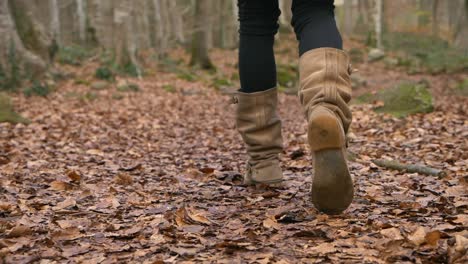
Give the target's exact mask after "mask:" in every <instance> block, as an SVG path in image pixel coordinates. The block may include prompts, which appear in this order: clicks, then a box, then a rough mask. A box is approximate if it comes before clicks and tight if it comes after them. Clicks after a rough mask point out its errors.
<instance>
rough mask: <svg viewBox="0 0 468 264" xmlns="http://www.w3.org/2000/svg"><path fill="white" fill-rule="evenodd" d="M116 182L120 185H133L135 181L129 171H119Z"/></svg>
mask: <svg viewBox="0 0 468 264" xmlns="http://www.w3.org/2000/svg"><path fill="white" fill-rule="evenodd" d="M115 183H117V184H119V185H131V184H132V183H133V178H132V176H130V175H129V174H128V173H119V174H117V176H116V177H115Z"/></svg>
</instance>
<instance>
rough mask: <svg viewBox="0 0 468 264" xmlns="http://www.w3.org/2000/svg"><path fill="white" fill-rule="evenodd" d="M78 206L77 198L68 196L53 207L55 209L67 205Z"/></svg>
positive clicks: (57, 209) (61, 208)
mask: <svg viewBox="0 0 468 264" xmlns="http://www.w3.org/2000/svg"><path fill="white" fill-rule="evenodd" d="M73 206H76V200H75V199H73V198H67V199H65V200H64V201H63V202H60V203H58V204H57V205H56V206H54V207H53V208H52V209H53V210H55V211H59V210H63V209H65V208H67V207H73Z"/></svg>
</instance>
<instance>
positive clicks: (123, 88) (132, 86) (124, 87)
mask: <svg viewBox="0 0 468 264" xmlns="http://www.w3.org/2000/svg"><path fill="white" fill-rule="evenodd" d="M117 91H119V92H138V91H140V86H139V85H138V84H136V83H127V82H119V84H118V85H117Z"/></svg>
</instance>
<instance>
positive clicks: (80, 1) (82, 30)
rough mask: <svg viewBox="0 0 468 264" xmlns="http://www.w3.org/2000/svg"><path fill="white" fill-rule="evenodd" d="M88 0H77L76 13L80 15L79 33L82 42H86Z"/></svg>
mask: <svg viewBox="0 0 468 264" xmlns="http://www.w3.org/2000/svg"><path fill="white" fill-rule="evenodd" d="M85 1H86V0H76V13H77V15H78V34H79V37H80V41H81V43H86V13H85V10H86V3H85Z"/></svg>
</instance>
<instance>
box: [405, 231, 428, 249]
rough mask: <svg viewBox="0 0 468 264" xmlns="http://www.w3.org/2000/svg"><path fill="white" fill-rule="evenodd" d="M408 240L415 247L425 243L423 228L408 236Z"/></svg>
mask: <svg viewBox="0 0 468 264" xmlns="http://www.w3.org/2000/svg"><path fill="white" fill-rule="evenodd" d="M408 240H409V241H411V242H412V243H413V244H415V245H416V246H420V245H421V244H423V243H424V242H426V231H425V230H424V227H422V226H420V227H418V229H416V231H415V232H414V233H413V234H412V235H409V236H408Z"/></svg>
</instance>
